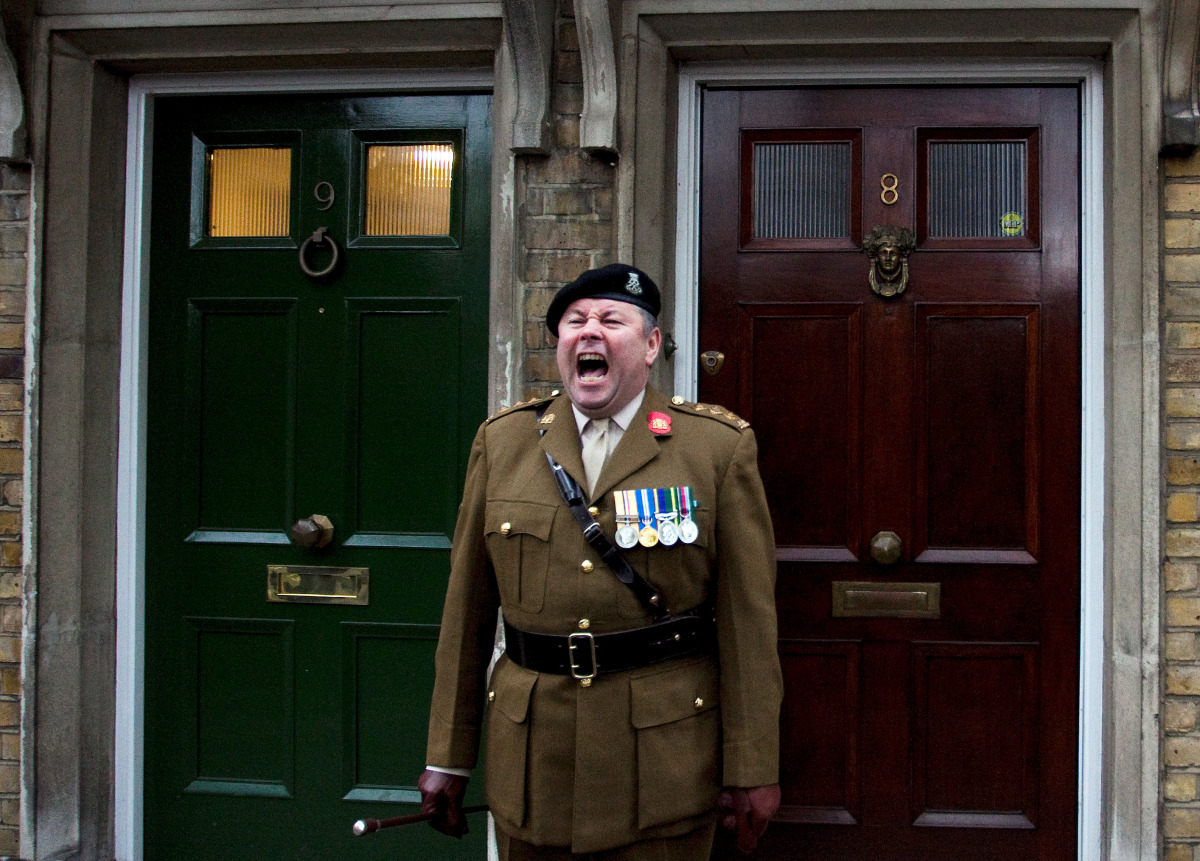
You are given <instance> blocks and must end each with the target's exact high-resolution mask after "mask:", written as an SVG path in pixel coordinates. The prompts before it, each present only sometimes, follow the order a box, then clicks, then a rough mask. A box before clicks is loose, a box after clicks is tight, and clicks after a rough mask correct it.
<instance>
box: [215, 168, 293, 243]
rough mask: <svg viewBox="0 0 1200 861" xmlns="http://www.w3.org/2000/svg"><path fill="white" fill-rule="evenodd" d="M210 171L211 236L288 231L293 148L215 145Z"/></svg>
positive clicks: (279, 234) (270, 233)
mask: <svg viewBox="0 0 1200 861" xmlns="http://www.w3.org/2000/svg"><path fill="white" fill-rule="evenodd" d="M208 170H209V195H208V235H209V236H218V237H220V236H287V235H288V233H289V232H290V227H291V211H290V209H291V207H290V204H291V199H292V151H291V149H290V148H288V147H215V148H213V149H211V150H209V151H208Z"/></svg>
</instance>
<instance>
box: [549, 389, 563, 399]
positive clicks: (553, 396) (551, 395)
mask: <svg viewBox="0 0 1200 861" xmlns="http://www.w3.org/2000/svg"><path fill="white" fill-rule="evenodd" d="M561 394H562V392H561V391H559V390H558V389H555V390H554V391H552V392H551V393H550V397H552V398H557V397H558V396H559V395H561Z"/></svg>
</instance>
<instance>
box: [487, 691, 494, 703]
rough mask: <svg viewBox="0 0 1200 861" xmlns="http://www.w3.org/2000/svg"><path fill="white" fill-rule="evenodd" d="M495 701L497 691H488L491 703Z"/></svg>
mask: <svg viewBox="0 0 1200 861" xmlns="http://www.w3.org/2000/svg"><path fill="white" fill-rule="evenodd" d="M495 701H496V692H495V691H488V702H489V703H494V702H495Z"/></svg>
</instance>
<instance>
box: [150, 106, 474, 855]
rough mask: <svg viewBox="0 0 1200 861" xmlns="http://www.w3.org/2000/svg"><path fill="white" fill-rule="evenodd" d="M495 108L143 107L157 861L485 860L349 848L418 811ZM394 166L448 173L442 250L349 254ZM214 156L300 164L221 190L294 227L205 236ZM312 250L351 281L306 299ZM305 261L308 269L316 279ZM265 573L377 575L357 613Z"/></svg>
mask: <svg viewBox="0 0 1200 861" xmlns="http://www.w3.org/2000/svg"><path fill="white" fill-rule="evenodd" d="M490 109H491V100H490V97H489V96H487V95H479V94H461V95H436V96H412V95H406V96H353V95H348V96H320V97H303V96H270V97H266V96H261V97H260V96H252V97H237V98H226V97H220V98H216V97H171V98H162V99H159V100H157V101H156V103H155V106H154V125H153V167H152V190H151V201H150V203H151V207H150V218H151V237H150V271H149V283H150V298H149V305H150V311H149V314H150V322H149V359H148V380H149V387H148V404H149V409H148V418H147V438H148V447H147V451H146V465H147V513H146V536H147V537H146V694H145V702H146V712H145V726H146V729H145V738H146V741H145V745H146V746H145V834H144V838H145V840H144V845H145V857H146V859H147V861H187V859H197V861H201V859H203V861H212V859H216V858H221V859H253V861H266V859H280V861H284V859H286V861H293V859H312V861H317V859H320V861H328V859H335V858H336V859H384V858H387V859H396V858H418V857H424V858H439V859H441V858H446V859H457V858H463V859H467V858H472V859H482V858H485V857H486V848H485V845H484V838H485V835H486V831H487V828H486V819H485V818H484V817H482V816H476V817H472V822H471V826H472V827H471V834H470V835H468V837H467V838H465V839H464V840H462V841H455V840H452V839H450V838H447V837H444V836H442V835H440V834H438V833H436V832H434V831H433V830H432V829H430V828H429V827H428V826H425V825H419V826H415V827H409V828H404V829H397V830H395V831H385V832H382V833H380V834H376V835H371V836H368V837H361V838H356V837H353V836H352V834H351V831H350V827H351V825H352V824H353V822H354V821H355V820H356V819H359V818H362V817H365V816H373V817H380V818H382V817H390V816H400V815H404V814H407V813H412V812H415V811H416V810H417V803H418V802H419V793H417V791H416V787H415V785H414V781H415V779H416V777H417V776H418V775H419V773H420V771H421V769H422V768H423V766H424V754H425V734H426V723H427V720H428V708H429V697H430V691H431V688H432V672H433V654H434V649H435V648H436V645H437V633H438V622H439V619H440V615H441V606H442V601H443V597H444V593H445V587H446V578H447V575H448V570H449V552H450V551H449V548H450V539H451V535H452V532H453V528H454V520H455V516H456V512H457V506H458V497H459V493H460V489H461V487H462V482H463V478H464V473H465V470H466V462H467V455H468V452H469V449H470V443H471V438H472V436H473V434H474V431H475V429H476V427H478V425H479V423H480V422H481V421H482V420H483V418H484V415H485V410H486V406H485V405H486V381H487V342H488V335H487V320H488V271H487V263H488V241H489V231H488V210H489V205H488V189H489V183H490V161H491V150H490V147H491V136H492V135H491V126H490V122H491V121H490ZM390 144H398V145H405V146H410V147H411V146H416V145H424V144H438V145H440V146H443V147H444V146H449V147H451V148H452V150H453V166H452V169H451V178H450V180H449V181H448V188H449V193H448V196H449V204H448V212H449V215H448V224H449V229H448V230H447V231H446V232H444V233H440V234H438V235H434V236H374V235H373V236H367V235H365V226H364V225H365V222H364V216H363V207H364V206H365V199H366V193H365V190H364V186H363V183H364V178H365V176H366V169H367V168H366V166H367V162H368V157H369V156H368V148H369V147H371V146H374V145H390ZM213 147H218V148H219V147H233V148H242V147H271V148H278V147H287V148H290V150H291V154H290V162H288V163H287V164H288V166H287V168H286V170H282V171H280V172H279V173H278V174H269V173H259V174H254V173H253V172H252V171H251V172H249V173H247V174H245V175H244V176H241V177H239V178H237V180H236V182H237V183H241V185H240V186H237V188H238V189H239V192H238V193H239V194H242V195H243V196H244V200H247V201H251V202H252V203H253V201H257V200H260V199H267V198H264V197H262V196H261V195H262V194H269V195H271V196H270V200H271V201H272V203H271V204H270V205H271V206H280V205H281V204H280V201H284V203H285V204H286V212H287V215H286V218H285V217H284V216H282V215H279V216H278V218H280V219H282V222H281V223H284V224H286V225H287V226H286V230H287V235H286V236H278V235H275V236H222V237H214V236H208V235H207V232H208V223H209V215H208V211H209V210H208V207H209V203H210V195H211V194H212V188H211V187H210V179H209V170H210V168H209V156H208V153H209V151H210V149H211V148H213ZM416 148H417V149H420V147H419V146H417V147H416ZM413 151H414V152H415V150H413ZM431 151H432V150H431ZM422 152H424V151H422ZM440 152H441V153H443V155H440V156H438V157H439V158H445V159H447V160H448V158H449V157H447V156H444V153H445V152H446V151H445V150H440ZM417 154H418V155H420V154H421V153H417ZM415 157H416V156H414V158H415ZM281 177H282V179H281ZM405 181H407V180H405ZM422 181H424V180H422ZM428 182H432V181H428ZM260 186H261V187H263V188H266V189H267V191H261V189H260ZM406 188H407V187H406ZM446 188H447V185H442V186H440V189H441V191H440V192H439V194H441V195H442V198H440V199H444V198H445V197H446ZM404 194H406V195H407V194H409V192H408V191H405V192H404ZM413 194H415V192H413ZM255 195H259V196H258V197H256V196H255ZM413 199H415V197H414V198H413ZM239 200H242V198H239ZM396 201H397V204H396V205H398V206H407V205H410V204H409V198H408V197H403V196H400V195H397V196H396ZM264 206H265V204H264ZM274 211H275V212H277V213H278V212H282V211H283V210H282V209H278V210H274ZM226 223H229V222H226ZM318 228H325V230H326V233H327V235H328V236H329V237H331V238H332V239H333V240H334V241H335V242H336V243H337V246H338V249H339V260H338V263H337V266H336V267H335V268H334V270H333V272H332V273H331V274H330V275H329V276H327V277H323V278H317V279H314V278H311V277H309V276H307V275H305V274H304V272H303V271H302V269H301V266H300V259H299V255H300V251H301V248H302V246H303V245H304V243H305V240H306V239H308V238H309V237H311V236H313V233H314V231H316V230H317V229H318ZM305 252H306V255H307V256H306V260H307V262H308V264H309V266H310V268H315V267H323V266H325V265H326V264H327V263H328V262H330V260H331V259H332V258H331V252H330V249H329V247H328V246H327V245H324V244H322V245H320V246H317V245H316V244H315V243H312V242H310V243H309V245H308V247H307V248H306V249H305ZM314 513H318V514H323V515H326V516H327V517H329V518H330V519H331V520H332V522H333V524H334V527H335V532H334V537H333V540H332V542H331V543H330V544H329V545H328V546H327V547H324V548H321V549H309V550H305V549H301V548H299V547H297V546H294V545H293V544H292V543H291V542H290V541H289V539H288V535H287V529H288V527H289V526H291V525H292V524H293V523H294V522H295V521H296V520H298V519H300V518H303V517H307V516H309V515H311V514H314ZM273 565H285V566H330V567H357V568H366V569H369V601H368V603H366V604H365V605H350V604H345V603H293V602H275V601H268V593H267V568H268V566H273ZM479 784H480V781H479V780H474V781H472V785H471V791H470V797H471V800H472V802H478V801H479V800H480V799H481V798H482V787H481V786H480V785H479Z"/></svg>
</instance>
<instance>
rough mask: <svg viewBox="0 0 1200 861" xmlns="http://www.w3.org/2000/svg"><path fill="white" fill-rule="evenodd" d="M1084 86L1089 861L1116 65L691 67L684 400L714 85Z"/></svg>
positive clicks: (1096, 764)
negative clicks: (1108, 178)
mask: <svg viewBox="0 0 1200 861" xmlns="http://www.w3.org/2000/svg"><path fill="white" fill-rule="evenodd" d="M984 83H986V84H1028V85H1033V84H1062V83H1067V84H1078V85H1079V87H1080V94H1081V95H1080V199H1079V206H1080V225H1079V235H1080V255H1081V258H1080V273H1079V274H1080V290H1081V293H1082V296H1081V302H1082V324H1083V330H1082V345H1081V346H1082V353H1083V355H1082V365H1083V367H1082V377H1081V401H1082V408H1083V415H1082V439H1081V457H1082V464H1081V472H1080V494H1081V499H1080V517H1081V523H1080V589H1081V595H1080V606H1081V612H1080V623H1079V638H1080V661H1079V774H1078V780H1079V785H1078V794H1079V797H1078V839H1079V842H1078V858H1079V859H1080V861H1100V859H1101V858H1103V832H1102V827H1101V826H1102V807H1103V798H1102V786H1103V783H1102V776H1103V743H1102V742H1103V727H1104V725H1103V719H1104V655H1105V652H1104V650H1105V644H1104V608H1105V603H1104V602H1105V594H1104V559H1105V544H1104V536H1105V529H1104V513H1105V498H1104V474H1105V462H1104V457H1105V418H1106V416H1105V387H1104V380H1105V374H1106V371H1107V357H1106V355H1105V351H1104V344H1105V338H1104V334H1105V333H1104V327H1105V307H1104V304H1105V303H1104V297H1105V281H1104V259H1105V258H1104V252H1105V248H1104V211H1105V210H1104V66H1103V64H1102V63H1100V62H1099V61H1093V60H1084V59H1063V60H1052V59H1048V60H1037V61H1013V62H1003V61H969V60H949V61H945V60H939V61H931V62H923V61H911V62H894V61H893V62H888V63H865V62H864V63H839V62H830V63H822V62H805V63H789V64H774V63H772V64H763V63H752V62H747V63H743V62H736V63H695V64H686V65H684V66H682V67H681V68H680V71H679V125H678V129H679V135H678V139H677V151H676V156H677V161H676V164H677V166H678V176H677V189H678V191H677V197H676V212H677V223H676V241H675V272H676V279H675V284H676V292H675V327H676V335H675V339H676V341H677V342H678V345H679V346H678V353H677V356H676V358H675V362H674V366H675V391H676V392H678V393H679V394H681V395H683V397H685V398H688V399H690V400H695V399H696V394H697V390H698V379H697V374H698V373H699V372H698V370H697V369H698V368H699V367H700V365H699V340H698V338H699V290H700V288H699V273H700V120H701V117H700V98H701V90H702V87H703V86H705V85H711V84H720V85H737V84H747V85H749V84H753V85H754V86H756V87H761V86H764V85H774V84H778V85H781V86H798V85H812V86H820V85H831V84H832V85H836V84H843V85H846V84H854V85H864V84H866V85H879V86H885V85H893V86H894V85H897V84H913V85H916V84H932V85H953V84H984Z"/></svg>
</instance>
